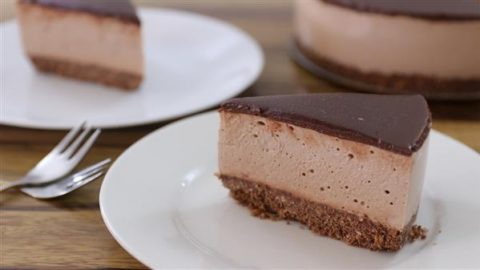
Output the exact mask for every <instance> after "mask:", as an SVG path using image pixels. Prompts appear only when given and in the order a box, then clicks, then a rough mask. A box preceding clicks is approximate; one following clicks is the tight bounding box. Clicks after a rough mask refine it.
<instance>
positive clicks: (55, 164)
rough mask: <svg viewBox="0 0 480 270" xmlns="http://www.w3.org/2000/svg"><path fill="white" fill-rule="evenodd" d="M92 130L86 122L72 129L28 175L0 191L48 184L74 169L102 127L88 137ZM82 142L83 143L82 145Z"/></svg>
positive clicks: (4, 186)
mask: <svg viewBox="0 0 480 270" xmlns="http://www.w3.org/2000/svg"><path fill="white" fill-rule="evenodd" d="M84 127H85V128H84ZM82 129H83V131H82ZM91 131H92V128H91V127H88V126H86V124H85V123H82V124H81V125H80V126H78V127H76V128H74V129H72V130H70V132H69V133H68V134H67V135H66V136H65V137H64V138H63V139H62V140H61V141H60V142H59V143H58V144H57V145H56V146H55V148H53V149H52V151H50V153H48V154H47V155H46V156H45V157H44V158H43V159H42V160H40V162H38V163H37V165H36V166H35V167H34V168H33V169H32V170H31V171H30V172H28V173H27V175H25V176H24V177H22V178H20V179H18V180H16V181H13V182H10V183H8V184H6V185H3V186H1V187H0V192H2V191H4V190H7V189H9V188H12V187H16V186H23V185H40V184H46V183H49V182H52V181H55V180H56V179H58V178H60V177H62V176H64V175H66V174H67V173H69V172H70V171H72V169H73V168H75V166H76V165H77V164H78V163H79V162H80V161H81V160H82V158H83V157H84V156H85V155H86V154H87V152H88V150H90V148H91V147H92V145H93V143H94V142H95V140H96V139H97V137H98V135H99V134H100V129H98V128H97V129H95V131H94V132H93V133H92V134H91V135H90V136H89V137H88V138H86V137H87V135H88V134H89V133H90V132H91ZM80 132H81V133H80ZM79 133H80V134H79ZM84 141H85V142H84ZM83 142H84V143H83ZM82 143H83V145H81V144H82Z"/></svg>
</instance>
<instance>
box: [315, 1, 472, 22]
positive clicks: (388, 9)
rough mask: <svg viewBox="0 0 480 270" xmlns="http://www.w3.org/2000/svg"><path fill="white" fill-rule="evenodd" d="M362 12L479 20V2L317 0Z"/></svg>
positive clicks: (434, 18)
mask: <svg viewBox="0 0 480 270" xmlns="http://www.w3.org/2000/svg"><path fill="white" fill-rule="evenodd" d="M318 1H324V2H327V3H331V4H335V5H339V6H343V7H347V8H352V9H356V10H359V11H364V12H372V13H384V14H389V15H406V16H412V17H420V18H424V19H432V20H480V1H479V0H318Z"/></svg>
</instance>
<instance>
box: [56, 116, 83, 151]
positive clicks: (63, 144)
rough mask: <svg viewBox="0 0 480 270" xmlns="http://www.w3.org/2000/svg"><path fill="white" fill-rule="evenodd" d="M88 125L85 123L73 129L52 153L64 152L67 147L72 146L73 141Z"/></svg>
mask: <svg viewBox="0 0 480 270" xmlns="http://www.w3.org/2000/svg"><path fill="white" fill-rule="evenodd" d="M86 123H87V122H85V121H84V122H83V123H81V124H80V125H78V126H76V127H74V128H72V129H71V130H70V132H68V133H67V135H65V137H63V139H62V140H61V141H60V142H59V143H58V144H57V145H56V146H55V148H53V150H52V151H58V152H62V151H63V150H65V147H66V146H67V145H69V144H70V142H71V141H72V139H73V138H75V136H76V135H77V133H78V132H79V131H80V130H81V129H82V128H83V127H84V126H85V124H86Z"/></svg>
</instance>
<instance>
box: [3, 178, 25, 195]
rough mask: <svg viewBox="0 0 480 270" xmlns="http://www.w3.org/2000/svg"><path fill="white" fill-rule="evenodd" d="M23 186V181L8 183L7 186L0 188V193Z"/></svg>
mask: <svg viewBox="0 0 480 270" xmlns="http://www.w3.org/2000/svg"><path fill="white" fill-rule="evenodd" d="M24 184H25V181H23V179H19V180H16V181H12V182H8V183H7V184H4V185H2V186H0V192H2V191H5V190H7V189H10V188H13V187H18V186H21V185H24Z"/></svg>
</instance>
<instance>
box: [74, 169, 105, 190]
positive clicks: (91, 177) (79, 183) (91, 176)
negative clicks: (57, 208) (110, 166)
mask: <svg viewBox="0 0 480 270" xmlns="http://www.w3.org/2000/svg"><path fill="white" fill-rule="evenodd" d="M103 174H104V171H99V172H96V173H90V174H88V176H85V177H84V178H82V179H81V180H79V181H76V182H71V183H70V184H68V185H67V186H66V188H67V190H66V191H67V193H68V192H71V191H73V190H75V189H77V188H79V187H82V186H84V185H86V184H88V183H90V182H91V181H93V180H95V179H97V178H98V177H100V176H101V175H103Z"/></svg>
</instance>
